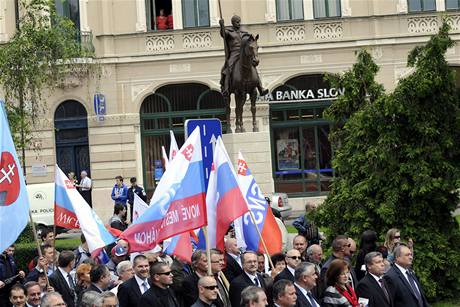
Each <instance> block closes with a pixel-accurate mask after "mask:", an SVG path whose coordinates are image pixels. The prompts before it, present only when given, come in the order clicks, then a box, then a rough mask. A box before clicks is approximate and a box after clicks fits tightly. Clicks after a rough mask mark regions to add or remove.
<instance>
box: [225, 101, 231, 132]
mask: <svg viewBox="0 0 460 307" xmlns="http://www.w3.org/2000/svg"><path fill="white" fill-rule="evenodd" d="M224 104H225V118H226V120H227V133H232V123H231V122H230V115H231V112H232V111H231V109H230V95H228V96H227V95H225V96H224Z"/></svg>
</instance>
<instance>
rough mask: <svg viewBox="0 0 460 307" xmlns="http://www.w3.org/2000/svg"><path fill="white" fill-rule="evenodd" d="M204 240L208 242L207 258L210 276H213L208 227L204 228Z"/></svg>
mask: <svg viewBox="0 0 460 307" xmlns="http://www.w3.org/2000/svg"><path fill="white" fill-rule="evenodd" d="M202 229H203V233H204V239H205V241H206V257H207V258H208V275H209V276H212V270H211V246H209V236H208V226H203V227H202Z"/></svg>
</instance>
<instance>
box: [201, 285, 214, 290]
mask: <svg viewBox="0 0 460 307" xmlns="http://www.w3.org/2000/svg"><path fill="white" fill-rule="evenodd" d="M203 288H205V289H208V290H216V289H217V286H203Z"/></svg>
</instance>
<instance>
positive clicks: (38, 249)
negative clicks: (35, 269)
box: [29, 210, 56, 287]
mask: <svg viewBox="0 0 460 307" xmlns="http://www.w3.org/2000/svg"><path fill="white" fill-rule="evenodd" d="M29 219H30V224H32V232H33V234H34V240H35V244H36V245H37V252H38V259H40V258H41V257H43V254H42V250H41V248H40V242H38V235H37V228H35V223H34V220H33V218H32V212H31V211H30V210H29ZM55 252H56V248H54V253H55ZM54 255H55V254H53V257H54ZM38 261H39V260H37V264H38ZM43 271H44V272H45V279H46V286H47V287H49V286H50V282H49V280H48V272H47V271H45V268H43Z"/></svg>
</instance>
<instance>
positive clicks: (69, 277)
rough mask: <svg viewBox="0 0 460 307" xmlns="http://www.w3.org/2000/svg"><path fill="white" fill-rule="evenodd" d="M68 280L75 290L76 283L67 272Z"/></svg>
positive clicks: (71, 287)
mask: <svg viewBox="0 0 460 307" xmlns="http://www.w3.org/2000/svg"><path fill="white" fill-rule="evenodd" d="M67 280H68V281H69V287H70V289H72V290H74V289H75V284H74V283H73V279H72V276H70V274H67Z"/></svg>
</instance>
